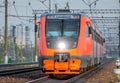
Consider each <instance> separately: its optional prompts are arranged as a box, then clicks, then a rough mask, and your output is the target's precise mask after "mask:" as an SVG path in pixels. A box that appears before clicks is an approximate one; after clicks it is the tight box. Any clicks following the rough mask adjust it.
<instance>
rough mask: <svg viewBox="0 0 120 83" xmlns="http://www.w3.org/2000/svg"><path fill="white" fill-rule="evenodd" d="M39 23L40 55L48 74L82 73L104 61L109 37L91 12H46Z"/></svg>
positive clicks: (38, 42)
mask: <svg viewBox="0 0 120 83" xmlns="http://www.w3.org/2000/svg"><path fill="white" fill-rule="evenodd" d="M39 26H40V27H39V31H38V40H37V44H38V45H37V48H38V54H39V56H38V57H39V65H40V68H43V71H44V72H45V74H48V75H50V76H52V75H74V74H80V73H82V72H83V71H85V70H87V69H90V68H91V67H93V66H95V65H96V64H100V63H101V62H102V60H103V57H104V42H105V38H104V36H103V35H102V33H101V32H100V31H99V30H98V29H97V27H96V26H95V25H94V24H93V23H92V21H91V20H90V19H89V17H88V16H86V15H83V14H79V13H71V12H58V13H44V14H42V15H41V17H40V22H39Z"/></svg>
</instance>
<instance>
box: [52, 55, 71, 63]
mask: <svg viewBox="0 0 120 83" xmlns="http://www.w3.org/2000/svg"><path fill="white" fill-rule="evenodd" d="M69 59H70V54H69V53H55V54H54V61H55V62H67V61H68V60H69Z"/></svg>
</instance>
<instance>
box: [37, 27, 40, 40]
mask: <svg viewBox="0 0 120 83" xmlns="http://www.w3.org/2000/svg"><path fill="white" fill-rule="evenodd" d="M37 27H38V28H37V32H38V33H37V34H38V38H40V25H38V26H37Z"/></svg>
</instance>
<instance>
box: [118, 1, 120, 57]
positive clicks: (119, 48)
mask: <svg viewBox="0 0 120 83" xmlns="http://www.w3.org/2000/svg"><path fill="white" fill-rule="evenodd" d="M119 8H120V0H119ZM118 28H119V45H118V51H119V59H120V14H119V26H118Z"/></svg>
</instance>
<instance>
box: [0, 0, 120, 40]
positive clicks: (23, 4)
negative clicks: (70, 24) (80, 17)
mask: <svg viewBox="0 0 120 83" xmlns="http://www.w3.org/2000/svg"><path fill="white" fill-rule="evenodd" d="M4 1H5V0H0V29H2V31H4V28H3V27H4V25H5V23H4V22H5V20H4V19H5V18H4V16H5V15H4V10H5V9H4V7H1V6H4ZM14 1H15V3H14ZM40 1H45V2H44V4H42V3H41V2H40ZM84 1H85V2H87V3H88V2H89V3H92V2H93V1H95V0H84ZM67 2H68V3H69V6H70V9H89V6H88V5H86V4H85V3H84V2H83V1H82V0H51V5H52V6H51V8H52V9H55V4H57V5H58V8H60V9H61V8H64V7H65V5H66V3H67ZM118 2H119V0H98V1H97V3H96V7H95V6H94V5H93V6H92V9H118V8H119V3H118ZM48 7H49V0H8V14H9V15H16V16H33V12H32V9H36V10H44V9H48ZM29 19H30V18H16V17H10V16H9V17H8V29H10V27H11V26H13V25H15V26H16V25H19V24H22V25H23V26H29V27H30V28H31V29H30V31H31V32H30V33H31V34H34V32H33V31H34V21H32V22H29V21H28V20H29ZM32 38H34V36H33V37H32ZM32 38H31V39H32Z"/></svg>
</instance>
